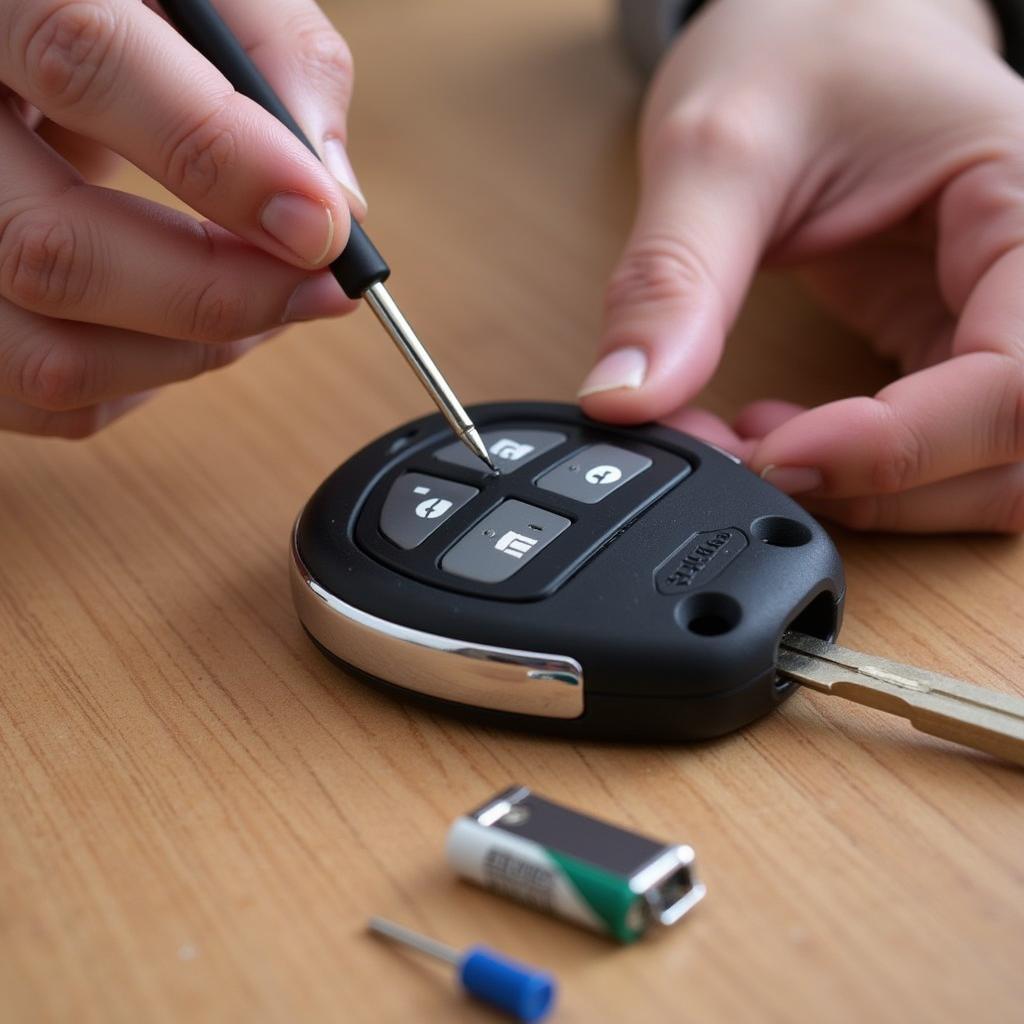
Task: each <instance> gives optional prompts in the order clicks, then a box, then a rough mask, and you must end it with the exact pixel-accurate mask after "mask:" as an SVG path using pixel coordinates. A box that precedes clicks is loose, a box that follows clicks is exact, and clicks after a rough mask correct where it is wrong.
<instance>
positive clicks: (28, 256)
mask: <svg viewBox="0 0 1024 1024" xmlns="http://www.w3.org/2000/svg"><path fill="white" fill-rule="evenodd" d="M0 150H3V151H4V152H5V153H6V154H7V159H5V161H4V162H3V164H2V165H0V194H2V195H4V196H5V198H6V202H5V203H4V205H3V207H2V208H0V296H2V297H3V298H6V299H8V300H9V301H11V302H13V303H15V304H17V305H19V306H21V307H22V308H24V309H27V310H31V311H33V312H37V313H41V314H43V315H45V316H49V317H58V318H61V319H65V320H81V321H87V322H90V323H97V324H105V325H108V326H113V327H122V328H125V329H128V330H134V331H141V332H144V333H147V334H157V335H161V336H164V337H171V338H186V339H191V340H201V341H225V340H230V339H232V338H243V337H248V336H250V335H252V334H256V333H259V332H260V331H263V330H266V329H268V328H270V327H272V326H276V325H278V324H280V323H281V322H282V321H283V320H285V319H292V320H294V319H308V318H310V317H313V316H328V315H334V314H337V313H341V312H345V311H348V310H350V309H352V308H353V306H354V305H355V304H354V303H353V302H352V301H351V300H349V299H347V298H345V296H344V294H343V293H342V291H341V289H340V288H339V287H338V286H337V284H335V283H334V282H333V280H332V278H331V276H330V274H329V273H327V272H322V273H320V274H317V275H312V276H311V275H310V274H309V273H308V272H306V271H302V270H299V269H297V268H295V267H291V266H289V265H287V264H285V263H283V262H281V261H280V260H277V259H275V258H274V257H272V256H269V255H267V254H266V253H263V252H261V251H259V250H257V249H254V248H252V247H251V246H249V245H247V244H246V243H245V242H243V241H242V240H240V239H238V238H237V237H235V236H234V235H231V234H229V233H228V232H226V231H224V230H223V229H220V228H217V227H216V226H214V225H205V226H204V225H200V224H198V223H197V222H196V221H194V220H193V219H192V218H191V217H189V216H187V215H185V214H183V213H179V212H176V211H172V210H168V209H167V208H165V207H163V206H160V205H158V204H156V203H152V202H150V201H148V200H145V199H141V198H139V197H135V196H128V195H125V194H124V193H120V192H113V191H110V190H108V189H103V188H97V187H94V186H87V185H81V184H75V182H76V181H77V179H76V177H75V176H74V174H73V172H72V171H71V170H70V168H68V167H67V165H65V164H62V163H61V161H59V160H57V159H56V158H55V157H54V155H53V154H52V153H51V152H50V151H48V150H47V149H46V147H45V146H43V145H42V144H41V143H40V142H39V140H38V139H36V138H35V137H34V136H32V135H31V134H30V133H28V132H27V130H26V129H25V128H24V126H22V125H19V124H17V123H16V122H14V121H13V120H12V119H10V118H3V117H2V116H0Z"/></svg>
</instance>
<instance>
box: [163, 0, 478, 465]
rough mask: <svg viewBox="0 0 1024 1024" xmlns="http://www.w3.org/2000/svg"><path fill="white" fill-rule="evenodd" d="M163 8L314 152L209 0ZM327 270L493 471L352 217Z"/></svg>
mask: <svg viewBox="0 0 1024 1024" xmlns="http://www.w3.org/2000/svg"><path fill="white" fill-rule="evenodd" d="M160 6H161V7H162V8H163V11H164V14H166V15H167V19H168V20H169V21H170V23H171V24H172V25H173V26H174V27H175V28H176V29H177V30H178V32H180V33H181V35H182V36H183V37H184V38H185V39H186V41H187V42H188V43H189V44H190V45H191V46H192V47H193V48H194V49H196V50H198V51H199V52H200V53H201V54H202V55H203V56H204V57H205V58H206V59H207V60H208V61H209V62H210V63H211V64H212V65H213V66H214V67H215V68H217V70H218V71H220V73H221V74H222V75H223V76H224V77H225V78H226V79H227V80H228V81H229V82H230V83H231V84H232V86H234V88H235V91H236V92H240V93H241V94H242V95H243V96H248V97H249V99H251V100H253V101H254V102H255V103H258V104H259V105H260V106H261V107H263V109H264V110H266V111H267V112H268V113H270V114H273V116H274V117H276V118H277V119H278V121H280V122H281V123H282V124H283V125H284V126H285V127H286V128H287V129H288V130H289V131H290V132H291V133H292V135H294V136H295V137H296V138H297V139H298V140H299V141H300V142H301V143H302V144H303V145H304V146H305V147H306V149H308V150H309V151H310V152H311V153H312V154H313V155H314V156H316V157H317V158H318V159H319V154H318V153H317V151H316V150H315V149H314V148H313V145H312V143H311V142H310V141H309V139H307V138H306V136H305V134H304V133H303V131H302V129H301V128H300V127H299V126H298V124H297V123H296V121H295V118H293V117H292V115H291V114H290V113H289V112H288V110H287V109H286V108H285V105H284V104H283V103H282V102H281V100H280V98H279V97H278V95H277V93H275V92H274V90H273V89H272V88H271V87H270V84H269V83H268V82H267V80H266V79H265V78H264V77H263V75H262V74H261V73H260V70H259V69H258V68H257V67H256V65H255V64H253V62H252V61H251V60H250V59H249V55H248V54H247V53H246V52H245V50H244V48H243V47H242V45H241V44H240V43H239V42H238V40H237V39H236V38H235V36H234V34H233V33H232V32H231V29H229V28H228V26H227V25H226V24H225V23H224V21H223V19H222V18H221V16H220V15H219V14H218V13H217V11H216V9H215V8H214V7H213V5H212V4H211V3H210V2H209V0H162V2H161V5H160ZM330 269H331V273H332V274H333V275H334V276H335V278H336V279H337V281H338V284H340V285H341V287H342V290H343V291H344V292H345V294H346V295H347V296H348V297H349V298H350V299H359V298H362V299H365V300H366V303H367V305H368V306H369V307H370V309H372V310H373V312H374V315H375V316H376V317H377V319H378V320H379V321H380V323H381V326H383V328H384V330H385V331H387V333H388V334H389V335H390V337H391V340H392V341H394V342H395V344H396V345H397V346H398V348H399V350H400V351H401V353H402V355H403V356H404V357H405V359H406V361H407V362H408V364H409V366H410V367H411V368H412V369H413V371H414V372H415V374H416V376H417V377H419V379H420V382H421V383H422V384H423V386H424V387H425V388H426V389H427V392H428V393H429V394H430V397H431V398H432V399H433V400H434V404H435V405H436V406H437V408H438V409H439V410H440V411H441V413H442V414H443V416H444V418H445V419H446V420H447V421H448V425H449V426H450V427H451V428H452V430H453V431H454V433H455V436H456V437H458V439H459V440H460V441H462V443H463V444H465V445H466V447H467V448H469V450H470V451H471V452H472V453H473V454H474V455H475V456H476V457H477V458H478V459H480V460H482V461H483V462H484V463H486V465H487V466H489V467H490V469H491V471H492V472H495V473H496V472H497V469H495V466H494V463H493V462H492V461H491V457H490V455H489V454H488V452H487V447H486V445H485V444H484V442H483V440H482V439H481V437H480V433H479V431H478V430H477V429H476V427H475V426H474V425H473V421H472V420H471V419H470V418H469V414H468V413H467V412H466V410H465V409H464V408H463V406H462V403H461V402H460V401H459V400H458V398H456V396H455V392H454V391H452V389H451V387H449V385H448V382H447V381H446V380H445V379H444V377H443V376H442V374H441V371H440V370H439V369H438V368H437V366H436V365H435V363H434V360H433V359H431V358H430V353H429V352H428V351H427V350H426V347H425V346H424V345H423V343H422V342H421V341H420V339H419V338H418V337H417V336H416V332H415V331H413V329H412V326H411V325H410V324H409V321H408V320H406V318H405V317H404V316H403V314H402V311H401V310H400V309H399V308H398V304H397V303H396V302H395V300H394V299H393V298H392V297H391V294H390V292H388V290H387V288H385V287H384V282H385V281H386V280H387V279H388V277H389V276H390V275H391V268H390V267H389V266H388V265H387V263H386V262H385V261H384V258H383V257H382V256H381V254H380V253H379V252H378V251H377V247H376V246H375V245H374V244H373V242H371V241H370V239H369V236H368V235H367V234H366V232H365V231H363V229H362V227H361V226H360V225H359V224H358V223H357V222H356V220H355V218H353V219H352V222H351V231H350V234H349V238H348V243H347V244H346V246H345V248H344V250H343V251H342V253H341V255H340V256H339V257H338V258H337V259H336V260H335V261H334V262H333V263H332V264H331V267H330Z"/></svg>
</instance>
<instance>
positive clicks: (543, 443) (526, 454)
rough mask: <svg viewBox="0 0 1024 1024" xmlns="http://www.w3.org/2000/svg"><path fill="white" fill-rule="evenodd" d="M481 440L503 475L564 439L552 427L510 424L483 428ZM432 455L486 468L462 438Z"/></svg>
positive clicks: (456, 462) (456, 464) (462, 464)
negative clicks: (495, 428) (539, 427)
mask: <svg viewBox="0 0 1024 1024" xmlns="http://www.w3.org/2000/svg"><path fill="white" fill-rule="evenodd" d="M480 439H481V440H482V441H483V443H484V445H485V446H486V448H487V451H488V453H489V454H490V456H491V458H492V459H493V460H494V465H495V467H496V468H497V469H499V470H500V471H501V472H502V473H503V474H506V473H512V472H514V471H515V470H517V469H519V467H520V466H525V465H526V463H528V462H532V461H533V460H534V459H536V458H537V457H538V456H541V455H543V454H544V453H545V452H549V451H551V449H552V448H555V447H557V446H558V445H560V444H561V443H562V442H563V441H564V440H565V434H559V433H558V432H557V431H554V430H519V429H518V428H517V427H509V428H508V429H507V430H485V431H483V432H482V433H481V435H480ZM434 458H435V459H440V460H441V461H442V462H450V463H451V464H452V465H453V466H465V467H466V468H467V469H479V470H486V469H487V467H486V466H485V465H484V464H483V463H482V462H481V461H480V460H479V459H478V458H477V457H476V456H475V455H474V454H473V453H472V452H471V451H470V450H469V449H468V448H467V447H466V446H465V445H464V444H463V443H462V442H461V441H455V442H453V443H452V444H448V445H445V446H444V448H441V449H439V450H438V451H436V452H434Z"/></svg>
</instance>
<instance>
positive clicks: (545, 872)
mask: <svg viewBox="0 0 1024 1024" xmlns="http://www.w3.org/2000/svg"><path fill="white" fill-rule="evenodd" d="M447 857H448V862H449V864H451V866H452V867H453V868H454V869H455V871H457V872H458V873H459V874H460V875H462V876H463V877H464V878H467V879H469V880H470V881H472V882H476V883H477V884H478V885H481V886H483V887H484V888H486V889H491V890H493V891H494V892H497V893H499V894H500V895H503V896H508V897H511V898H512V899H515V900H518V901H520V902H522V903H528V904H530V905H531V906H533V907H536V908H538V909H539V910H543V911H546V912H547V913H549V914H555V915H557V916H558V917H564V918H567V919H569V920H570V921H575V922H576V923H577V924H581V925H584V926H585V927H587V928H591V929H593V930H595V931H599V932H604V933H605V934H611V935H613V936H615V938H617V939H619V941H621V942H632V941H633V940H634V939H637V938H639V937H640V935H642V934H643V932H644V931H645V930H646V927H647V924H648V919H647V915H646V913H645V906H644V902H643V898H642V897H641V896H639V895H638V894H637V893H636V892H634V891H633V890H632V889H631V888H630V885H629V880H628V879H626V878H623V877H622V876H621V875H618V874H615V873H613V872H611V871H606V870H603V869H602V868H600V867H598V866H596V865H594V864H590V863H587V862H586V861H583V860H580V859H578V858H576V857H571V856H568V855H566V854H564V853H561V852H559V851H557V850H552V849H549V848H547V847H545V846H542V845H541V844H540V843H536V842H532V841H531V840H529V839H524V838H523V837H521V836H517V835H512V834H510V833H509V832H506V831H503V830H500V829H495V828H492V827H487V826H484V825H481V824H480V823H479V822H478V821H477V820H476V819H475V818H472V817H463V818H459V819H458V820H457V821H456V822H455V823H454V824H453V825H452V827H451V829H450V831H449V833H448V846H447Z"/></svg>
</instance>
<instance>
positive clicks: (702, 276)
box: [578, 111, 786, 422]
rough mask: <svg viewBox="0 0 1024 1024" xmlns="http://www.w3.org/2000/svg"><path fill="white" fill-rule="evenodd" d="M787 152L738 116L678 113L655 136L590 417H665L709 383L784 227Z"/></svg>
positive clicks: (608, 317)
mask: <svg viewBox="0 0 1024 1024" xmlns="http://www.w3.org/2000/svg"><path fill="white" fill-rule="evenodd" d="M780 141H781V140H780ZM785 149H786V147H784V146H782V145H778V144H768V140H766V139H765V137H764V131H763V128H762V127H761V126H760V125H759V124H757V123H754V122H753V119H752V118H746V117H737V116H736V115H735V114H733V113H732V112H729V113H720V112H718V111H714V112H711V113H703V114H701V115H699V116H687V117H681V116H679V115H678V114H676V115H675V116H674V117H672V118H670V119H667V120H666V121H665V122H663V123H662V125H661V126H660V127H659V128H658V129H656V134H655V137H654V140H653V144H652V146H651V147H650V152H649V154H648V158H647V159H646V160H645V161H644V163H645V166H644V167H643V170H642V175H641V194H640V202H639V207H638V210H637V214H636V219H635V222H634V226H633V230H632V233H631V235H630V238H629V241H628V243H627V245H626V249H625V252H624V253H623V255H622V257H621V259H620V261H619V264H618V267H617V268H616V269H615V271H614V272H613V274H612V276H611V280H610V282H609V284H608V288H607V291H606V294H605V317H604V332H603V338H602V340H601V344H600V352H601V358H600V360H599V361H598V363H597V365H596V366H595V367H594V368H593V369H592V370H591V371H590V373H589V374H588V375H587V377H586V379H585V380H584V382H583V386H582V387H581V389H580V391H579V396H578V397H579V398H580V401H581V404H582V406H583V408H584V410H585V411H586V412H587V413H588V414H589V415H591V416H594V417H596V418H597V419H603V420H610V421H613V422H638V421H643V420H648V419H655V418H658V417H662V416H665V415H666V414H668V413H669V412H671V411H673V410H674V409H677V408H678V407H679V406H681V405H683V404H684V403H686V402H688V401H689V400H690V399H692V398H693V397H694V396H695V395H696V394H697V393H698V392H699V391H700V390H701V389H702V388H703V387H704V385H705V384H706V383H707V381H708V380H709V379H710V377H711V375H712V374H713V373H714V371H715V368H716V367H717V366H718V362H719V360H720V358H721V354H722V346H723V343H724V340H725V335H726V333H727V332H728V330H729V328H730V327H731V325H732V322H733V320H734V319H735V317H736V313H737V310H738V309H739V307H740V305H741V303H742V301H743V297H744V295H745V293H746V290H747V288H748V286H749V284H750V279H751V277H752V275H753V273H754V271H755V269H756V268H757V265H758V263H759V262H760V259H761V254H762V252H763V250H764V248H765V247H766V245H767V243H768V241H769V239H770V236H771V234H772V233H773V231H774V228H775V223H776V220H777V218H778V215H779V210H780V208H781V205H782V202H783V198H784V195H785V188H786V180H785V179H786V172H785V169H784V166H785V162H786V161H784V160H783V159H779V157H780V156H781V155H782V153H784V152H785ZM773 150H781V151H782V153H779V154H776V153H774V152H773Z"/></svg>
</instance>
